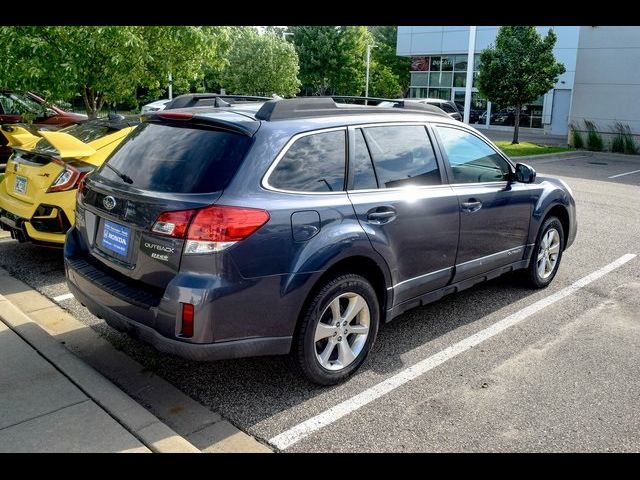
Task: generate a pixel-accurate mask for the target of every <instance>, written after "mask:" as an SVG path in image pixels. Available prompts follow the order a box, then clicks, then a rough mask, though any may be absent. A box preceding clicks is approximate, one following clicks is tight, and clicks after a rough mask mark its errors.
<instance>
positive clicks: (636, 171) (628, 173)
mask: <svg viewBox="0 0 640 480" xmlns="http://www.w3.org/2000/svg"><path fill="white" fill-rule="evenodd" d="M638 172H640V170H633V171H632V172H625V173H619V174H618V175H612V176H610V177H609V178H618V177H624V176H625V175H631V174H632V173H638Z"/></svg>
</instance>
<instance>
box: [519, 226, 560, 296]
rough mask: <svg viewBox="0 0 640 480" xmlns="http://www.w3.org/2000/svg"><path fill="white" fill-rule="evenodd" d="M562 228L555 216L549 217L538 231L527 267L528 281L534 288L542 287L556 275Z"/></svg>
mask: <svg viewBox="0 0 640 480" xmlns="http://www.w3.org/2000/svg"><path fill="white" fill-rule="evenodd" d="M563 250H564V230H563V228H562V223H561V222H560V220H558V219H557V218H556V217H549V218H548V219H547V220H546V221H545V222H544V224H543V225H542V227H541V228H540V231H539V233H538V238H537V240H536V244H535V246H534V249H533V253H532V254H531V261H530V262H529V269H528V272H527V273H528V275H527V277H528V283H529V284H530V285H531V286H533V287H535V288H544V287H546V286H547V285H549V284H550V283H551V281H552V280H553V278H554V277H555V276H556V273H557V271H558V267H559V266H560V260H562V251H563Z"/></svg>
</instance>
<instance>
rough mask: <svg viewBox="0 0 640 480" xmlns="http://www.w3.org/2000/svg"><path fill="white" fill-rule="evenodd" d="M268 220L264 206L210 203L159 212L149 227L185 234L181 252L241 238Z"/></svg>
mask: <svg viewBox="0 0 640 480" xmlns="http://www.w3.org/2000/svg"><path fill="white" fill-rule="evenodd" d="M268 220H269V213H268V212H266V211H265V210H260V209H257V208H244V207H227V206H222V205H212V206H210V207H206V208H203V209H199V210H180V211H176V212H165V213H162V214H160V216H159V217H158V219H157V220H156V222H155V223H154V224H153V227H152V228H151V231H152V232H154V233H159V234H161V235H168V236H171V237H175V238H185V239H186V240H187V242H186V245H185V248H184V253H185V254H197V253H213V252H219V251H221V250H224V249H225V248H228V247H229V246H231V245H233V244H234V243H236V242H239V241H240V240H244V239H245V238H247V237H248V236H249V235H251V234H252V233H254V232H255V231H256V230H258V229H259V228H260V227H261V226H262V225H264V224H265V223H267V221H268Z"/></svg>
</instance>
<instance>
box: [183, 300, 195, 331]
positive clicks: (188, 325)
mask: <svg viewBox="0 0 640 480" xmlns="http://www.w3.org/2000/svg"><path fill="white" fill-rule="evenodd" d="M193 317H194V308H193V305H192V304H191V303H183V304H182V330H181V331H180V335H181V336H183V337H193Z"/></svg>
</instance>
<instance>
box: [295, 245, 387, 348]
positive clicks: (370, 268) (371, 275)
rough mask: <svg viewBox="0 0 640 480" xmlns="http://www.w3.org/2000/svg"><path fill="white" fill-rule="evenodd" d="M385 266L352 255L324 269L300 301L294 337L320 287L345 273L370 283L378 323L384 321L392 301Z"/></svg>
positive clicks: (366, 257)
mask: <svg viewBox="0 0 640 480" xmlns="http://www.w3.org/2000/svg"><path fill="white" fill-rule="evenodd" d="M385 267H386V265H385V266H382V265H380V263H379V262H377V261H376V260H374V259H372V258H371V257H369V256H365V255H352V256H348V257H344V258H341V259H340V260H337V261H336V262H334V263H333V264H332V265H331V266H330V267H329V268H327V269H326V270H324V271H323V272H322V273H321V274H320V275H319V276H318V277H317V278H316V279H314V281H313V284H312V286H311V288H310V289H309V291H308V293H307V295H306V297H305V299H304V302H303V303H302V307H301V308H300V311H299V312H298V318H297V320H296V327H295V332H294V338H295V336H296V335H297V333H298V330H299V328H300V319H301V318H302V317H303V316H304V312H305V311H306V309H307V307H308V306H309V304H310V303H311V302H312V301H313V298H314V297H315V296H316V294H317V293H318V292H319V291H320V290H321V289H322V286H323V285H324V284H325V283H326V282H328V281H329V280H330V279H331V278H335V277H337V276H340V275H341V274H345V273H352V274H356V275H361V276H362V277H364V278H365V279H367V281H369V283H371V285H372V287H373V289H374V290H375V292H376V296H377V297H378V301H379V303H380V323H384V322H385V321H386V310H387V305H388V304H389V303H391V301H392V297H391V296H390V293H391V292H390V291H388V290H387V285H389V284H390V278H391V277H390V274H389V272H388V271H386V272H385V270H384V268H385Z"/></svg>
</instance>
